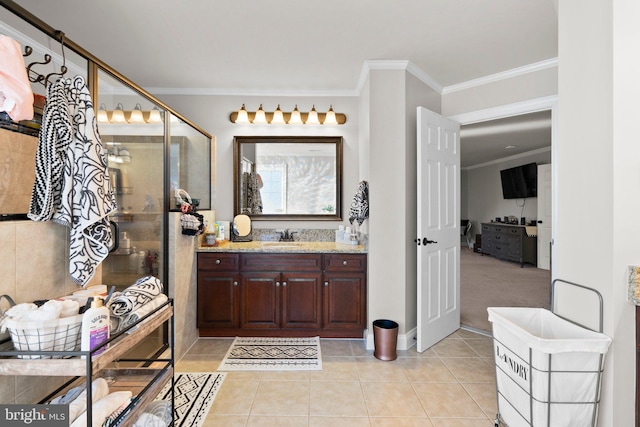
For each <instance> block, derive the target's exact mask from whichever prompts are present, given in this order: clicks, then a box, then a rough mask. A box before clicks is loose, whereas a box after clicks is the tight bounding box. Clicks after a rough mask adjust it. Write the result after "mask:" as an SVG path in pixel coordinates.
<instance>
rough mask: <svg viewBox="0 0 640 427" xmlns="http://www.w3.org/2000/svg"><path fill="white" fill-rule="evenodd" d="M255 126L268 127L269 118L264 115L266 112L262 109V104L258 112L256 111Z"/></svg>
mask: <svg viewBox="0 0 640 427" xmlns="http://www.w3.org/2000/svg"><path fill="white" fill-rule="evenodd" d="M252 123H253V124H258V125H266V124H267V116H266V115H265V114H264V110H263V109H262V104H260V107H259V108H258V111H256V115H255V117H254V118H253V122H252Z"/></svg>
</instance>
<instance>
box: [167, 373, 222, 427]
mask: <svg viewBox="0 0 640 427" xmlns="http://www.w3.org/2000/svg"><path fill="white" fill-rule="evenodd" d="M224 377H225V374H224V373H221V372H183V373H180V372H175V373H174V381H175V386H174V392H175V408H174V411H173V413H174V422H173V425H174V426H175V427H200V426H202V424H203V423H204V420H205V418H206V417H207V413H208V412H209V409H210V408H211V404H212V403H213V399H214V398H215V397H216V394H217V393H218V390H220V387H221V386H222V381H223V380H224ZM157 400H166V401H171V382H169V383H168V384H167V385H166V386H165V387H164V388H163V389H162V391H161V392H160V394H159V395H158V397H157Z"/></svg>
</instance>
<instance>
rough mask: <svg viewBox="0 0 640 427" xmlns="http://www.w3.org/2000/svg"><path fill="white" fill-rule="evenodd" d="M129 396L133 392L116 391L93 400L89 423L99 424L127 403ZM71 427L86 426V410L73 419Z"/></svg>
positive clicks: (97, 426) (97, 425) (96, 426)
mask: <svg viewBox="0 0 640 427" xmlns="http://www.w3.org/2000/svg"><path fill="white" fill-rule="evenodd" d="M131 396H133V393H131V392H130V391H116V392H113V393H111V394H109V395H107V396H105V397H103V398H102V399H100V400H98V401H97V402H94V404H93V406H92V407H91V417H92V418H93V421H92V423H91V424H92V425H93V426H95V427H99V426H101V425H102V424H103V423H104V422H105V420H106V419H107V417H108V416H109V415H111V414H112V413H113V412H114V411H116V410H117V409H118V408H120V407H121V406H122V405H124V404H125V403H127V402H128V401H129V400H130V399H131ZM71 427H87V412H86V410H85V412H83V413H81V414H80V415H79V416H78V418H76V419H75V421H74V422H73V423H72V424H71Z"/></svg>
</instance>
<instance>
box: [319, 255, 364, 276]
mask: <svg viewBox="0 0 640 427" xmlns="http://www.w3.org/2000/svg"><path fill="white" fill-rule="evenodd" d="M366 268H367V256H366V255H358V254H325V256H324V270H325V271H358V272H364V271H365V270H366Z"/></svg>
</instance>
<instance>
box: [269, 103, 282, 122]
mask: <svg viewBox="0 0 640 427" xmlns="http://www.w3.org/2000/svg"><path fill="white" fill-rule="evenodd" d="M271 124H272V125H283V124H285V121H284V114H282V110H281V109H280V104H278V108H276V111H274V112H273V118H272V119H271Z"/></svg>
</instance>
